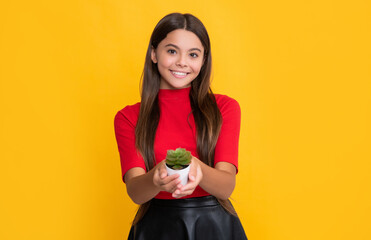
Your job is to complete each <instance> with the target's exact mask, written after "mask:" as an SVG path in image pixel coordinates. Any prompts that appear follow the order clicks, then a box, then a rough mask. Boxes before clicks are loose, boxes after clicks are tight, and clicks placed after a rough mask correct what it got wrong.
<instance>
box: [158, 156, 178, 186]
mask: <svg viewBox="0 0 371 240" xmlns="http://www.w3.org/2000/svg"><path fill="white" fill-rule="evenodd" d="M180 182H181V180H180V179H179V174H174V175H171V176H168V175H167V171H166V167H165V160H163V161H161V162H160V163H159V164H157V165H156V169H155V172H154V174H153V183H154V184H155V186H156V187H158V188H159V189H160V190H161V191H166V192H169V193H173V192H174V191H175V190H176V189H177V188H178V187H181V186H182V185H181V184H180Z"/></svg>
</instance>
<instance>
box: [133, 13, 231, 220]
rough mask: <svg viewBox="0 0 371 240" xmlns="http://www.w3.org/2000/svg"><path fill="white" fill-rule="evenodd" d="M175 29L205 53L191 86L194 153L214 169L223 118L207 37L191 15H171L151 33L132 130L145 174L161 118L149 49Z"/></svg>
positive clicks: (227, 204)
mask: <svg viewBox="0 0 371 240" xmlns="http://www.w3.org/2000/svg"><path fill="white" fill-rule="evenodd" d="M176 29H184V30H187V31H191V32H193V33H194V34H196V35H197V36H198V38H199V39H200V41H201V43H202V45H203V47H204V50H205V51H204V58H205V59H204V60H205V61H204V63H203V66H202V67H201V70H200V73H199V75H198V76H197V77H196V78H195V79H194V80H193V81H192V83H191V90H190V94H189V98H190V102H191V108H192V114H193V117H194V120H195V124H196V132H197V134H196V135H197V153H198V155H199V158H200V160H201V161H203V162H204V163H206V164H207V165H209V166H212V167H213V166H214V153H215V145H216V142H217V140H218V136H219V132H220V128H221V124H222V117H221V113H220V111H219V108H218V106H217V104H216V100H215V96H214V94H213V92H212V91H211V88H210V77H211V66H212V64H211V51H210V39H209V35H208V33H207V31H206V28H205V27H204V25H203V24H202V22H201V21H200V20H199V19H198V18H196V17H195V16H193V15H192V14H188V13H186V14H181V13H171V14H168V15H166V16H165V17H163V18H162V19H161V20H160V21H159V22H158V24H157V25H156V27H155V29H154V30H153V33H152V35H151V39H150V42H149V45H148V49H147V54H146V59H145V64H144V70H143V73H142V76H141V79H142V82H141V104H140V112H139V118H138V122H137V125H136V128H135V144H136V148H137V149H138V150H139V152H140V153H141V154H142V156H143V158H144V161H145V165H146V169H147V171H149V170H150V169H152V168H153V167H154V165H155V156H154V141H155V134H156V130H157V126H158V123H159V119H160V110H159V105H158V92H159V89H160V79H161V75H160V73H159V71H158V68H157V65H156V64H155V63H153V62H152V60H151V50H152V47H153V48H154V49H156V48H157V46H158V44H159V43H160V42H161V41H162V40H163V39H164V38H166V36H167V34H168V33H170V32H172V31H174V30H176ZM218 201H219V202H220V203H221V205H222V206H223V207H224V208H225V209H226V210H227V211H228V212H230V213H231V214H234V215H236V212H235V211H234V209H233V206H232V205H231V204H230V202H229V200H221V199H218ZM149 204H150V202H146V203H144V204H142V205H140V207H139V209H138V212H137V214H136V216H135V218H134V221H133V225H135V224H136V223H137V222H138V221H139V220H140V219H141V218H142V217H143V215H144V214H145V212H146V210H147V209H148V207H149Z"/></svg>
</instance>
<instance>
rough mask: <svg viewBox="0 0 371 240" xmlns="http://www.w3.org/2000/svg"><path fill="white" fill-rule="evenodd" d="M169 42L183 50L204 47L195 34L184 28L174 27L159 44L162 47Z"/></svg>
mask: <svg viewBox="0 0 371 240" xmlns="http://www.w3.org/2000/svg"><path fill="white" fill-rule="evenodd" d="M169 43H171V44H174V45H176V46H178V47H179V48H180V49H184V50H188V49H191V48H199V49H201V50H203V49H204V48H203V46H202V43H201V41H200V39H199V38H198V37H197V35H196V34H194V33H193V32H191V31H187V30H184V29H176V30H174V31H172V32H169V33H168V34H167V36H166V38H164V39H163V40H162V41H161V42H160V44H159V46H161V47H164V46H165V45H167V44H169Z"/></svg>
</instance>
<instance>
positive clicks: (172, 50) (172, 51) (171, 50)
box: [167, 49, 175, 54]
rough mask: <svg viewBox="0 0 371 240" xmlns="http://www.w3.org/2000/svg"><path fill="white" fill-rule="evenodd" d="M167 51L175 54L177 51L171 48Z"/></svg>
mask: <svg viewBox="0 0 371 240" xmlns="http://www.w3.org/2000/svg"><path fill="white" fill-rule="evenodd" d="M167 52H168V53H171V54H173V53H174V52H175V50H174V49H169V50H167Z"/></svg>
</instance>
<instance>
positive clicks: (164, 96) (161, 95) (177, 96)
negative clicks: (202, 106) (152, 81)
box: [158, 87, 191, 101]
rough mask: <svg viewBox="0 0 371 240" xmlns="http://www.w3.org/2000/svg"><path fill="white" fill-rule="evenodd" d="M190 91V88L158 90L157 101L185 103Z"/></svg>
mask: <svg viewBox="0 0 371 240" xmlns="http://www.w3.org/2000/svg"><path fill="white" fill-rule="evenodd" d="M190 91H191V87H187V88H180V89H160V90H159V92H158V99H159V100H160V101H162V100H165V101H169V100H176V101H185V100H189V93H190Z"/></svg>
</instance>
